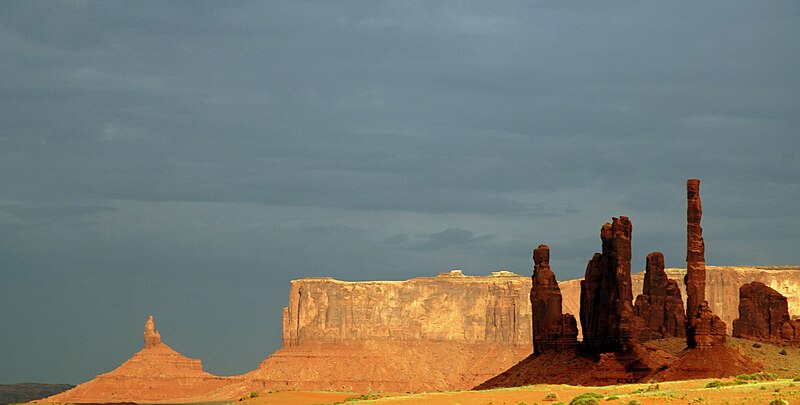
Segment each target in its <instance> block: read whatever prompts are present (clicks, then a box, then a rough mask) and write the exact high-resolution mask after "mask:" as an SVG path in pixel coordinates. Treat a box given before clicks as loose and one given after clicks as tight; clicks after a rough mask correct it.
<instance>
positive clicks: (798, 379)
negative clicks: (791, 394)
mask: <svg viewBox="0 0 800 405" xmlns="http://www.w3.org/2000/svg"><path fill="white" fill-rule="evenodd" d="M792 381H800V375H799V376H797V377H795V378H794V379H793V380H792Z"/></svg>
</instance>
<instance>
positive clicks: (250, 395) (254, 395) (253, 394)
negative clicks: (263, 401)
mask: <svg viewBox="0 0 800 405" xmlns="http://www.w3.org/2000/svg"><path fill="white" fill-rule="evenodd" d="M256 397H258V393H257V392H255V391H253V392H251V393H249V394H247V398H256Z"/></svg>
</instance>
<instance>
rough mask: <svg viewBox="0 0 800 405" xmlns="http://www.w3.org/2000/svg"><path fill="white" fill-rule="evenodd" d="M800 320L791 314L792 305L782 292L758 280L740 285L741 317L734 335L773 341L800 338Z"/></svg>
mask: <svg viewBox="0 0 800 405" xmlns="http://www.w3.org/2000/svg"><path fill="white" fill-rule="evenodd" d="M798 332H800V321H792V320H791V318H790V317H789V305H788V303H787V300H786V297H784V296H783V295H782V294H781V293H779V292H777V291H775V290H773V289H772V288H769V287H767V286H766V285H764V284H763V283H759V282H757V281H754V282H751V283H748V284H745V285H743V286H741V287H740V288H739V318H738V319H736V320H734V321H733V336H734V337H741V338H745V339H752V340H762V341H768V342H774V343H798V342H800V335H798Z"/></svg>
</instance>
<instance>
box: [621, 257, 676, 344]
mask: <svg viewBox="0 0 800 405" xmlns="http://www.w3.org/2000/svg"><path fill="white" fill-rule="evenodd" d="M642 287H643V291H642V294H640V295H638V296H637V297H636V304H635V305H634V314H635V315H636V316H637V317H639V318H641V319H642V320H644V328H641V329H640V330H638V331H637V334H636V337H637V339H638V340H639V341H647V340H652V339H661V338H665V337H685V336H686V315H685V314H684V309H683V299H682V298H681V290H680V288H679V287H678V283H677V282H676V281H675V280H670V279H669V278H668V277H667V273H666V272H664V255H663V254H662V253H661V252H652V253H650V254H649V255H647V270H646V271H645V274H644V282H643V286H642Z"/></svg>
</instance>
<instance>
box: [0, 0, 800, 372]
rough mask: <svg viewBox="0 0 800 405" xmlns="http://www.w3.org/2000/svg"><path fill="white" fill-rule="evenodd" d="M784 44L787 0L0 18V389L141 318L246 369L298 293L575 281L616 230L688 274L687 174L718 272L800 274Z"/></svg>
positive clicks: (275, 8) (799, 124) (229, 365)
mask: <svg viewBox="0 0 800 405" xmlns="http://www.w3.org/2000/svg"><path fill="white" fill-rule="evenodd" d="M798 38H800V6H799V5H798V4H795V3H794V2H758V3H752V2H744V1H742V2H735V1H725V2H703V3H699V4H698V3H696V2H678V3H674V2H672V3H665V4H658V3H648V4H645V3H643V2H635V1H629V2H628V1H619V2H616V1H615V2H604V3H602V4H596V3H594V2H562V1H540V2H509V3H503V4H491V5H488V4H481V3H459V4H453V3H433V4H432V3H429V2H404V3H399V4H388V3H384V2H372V1H368V2H348V3H335V2H314V3H312V2H286V3H277V2H276V3H264V2H226V3H218V2H205V1H201V2H194V1H193V2H166V3H165V2H158V3H155V2H153V3H149V2H116V1H102V2H95V1H81V0H75V1H64V2H37V1H6V2H2V3H0V184H1V185H2V187H0V297H2V298H0V300H2V302H0V304H3V305H4V307H9V305H13V306H14V307H15V308H21V309H19V310H18V311H17V312H14V313H0V323H2V324H8V323H15V322H21V319H23V318H22V317H23V316H26V315H28V316H30V317H31V318H33V319H38V320H39V321H38V323H36V324H35V325H34V326H32V327H31V329H30V330H29V331H28V332H25V333H22V334H12V333H9V332H7V331H2V332H0V343H2V344H3V345H11V346H15V347H16V346H19V347H21V348H22V349H21V350H20V351H19V352H18V353H15V354H14V357H13V358H12V359H9V360H8V361H4V362H3V363H4V364H2V365H0V380H1V381H6V380H7V381H8V382H19V381H23V380H38V381H52V382H58V381H67V382H80V381H82V380H85V379H87V378H90V377H91V376H93V375H95V374H98V373H100V372H104V371H107V370H109V369H111V368H113V367H114V366H115V365H116V364H118V362H119V361H121V359H124V356H123V355H124V353H128V352H132V351H133V350H135V349H136V347H138V344H139V342H138V341H136V340H135V339H133V337H135V336H138V333H139V332H138V329H139V328H140V324H141V322H143V319H144V318H145V315H146V314H145V313H146V312H149V311H155V312H156V316H157V317H164V318H166V321H167V322H171V323H173V324H174V325H176V326H175V329H173V330H172V331H170V332H171V334H169V335H168V334H166V333H165V336H170V339H175V340H174V341H172V340H168V341H169V342H170V343H172V344H173V345H174V346H176V347H178V348H179V349H180V348H183V347H187V350H190V352H189V354H190V355H192V356H193V357H200V358H202V359H204V360H205V362H206V365H207V368H209V369H210V370H211V371H214V372H218V373H229V374H231V373H236V372H242V371H245V368H246V367H248V366H253V367H254V364H256V363H257V361H258V360H259V357H264V356H266V354H268V352H269V351H270V350H271V349H272V348H274V347H275V346H277V345H278V342H279V339H278V335H277V332H275V331H276V330H278V329H279V328H280V322H279V314H280V306H281V305H284V302H285V298H286V295H285V294H286V290H287V289H288V282H289V280H290V279H292V278H299V277H304V276H333V277H339V278H345V279H370V278H372V279H381V278H386V279H404V278H408V277H413V276H423V275H433V274H436V273H438V272H441V271H447V270H449V269H452V268H457V267H460V268H463V269H464V270H465V271H466V272H467V273H468V274H476V273H488V272H489V271H494V270H497V269H500V268H508V269H510V270H513V271H516V272H519V273H529V272H530V268H531V262H530V250H531V249H532V248H533V247H535V246H536V245H538V244H539V243H548V244H549V245H550V246H551V248H552V252H553V268H554V270H555V271H556V273H557V274H558V277H559V278H560V279H563V278H572V277H578V276H580V275H581V274H582V272H583V269H584V267H585V263H586V260H588V259H589V258H590V257H591V254H592V252H594V251H596V250H597V249H599V239H598V232H599V229H600V226H601V225H602V223H603V222H605V221H608V220H610V218H611V216H612V215H629V216H630V217H631V219H632V220H633V222H634V254H635V257H636V258H638V259H634V263H635V265H636V266H638V267H641V266H640V265H642V264H643V262H644V255H645V254H646V253H647V252H649V251H651V250H657V249H660V250H663V251H664V253H665V255H666V259H667V264H668V265H672V266H680V265H681V264H682V260H683V255H684V253H683V252H682V249H683V244H684V241H683V239H682V238H683V234H682V233H683V227H684V224H683V221H684V216H685V212H684V210H685V206H684V204H685V201H684V198H685V197H684V193H685V191H684V189H683V187H684V181H685V179H686V178H690V177H699V178H701V179H702V181H703V188H702V193H703V198H704V204H705V207H706V210H705V211H706V216H705V217H704V227H705V229H706V240H707V243H708V247H709V251H708V261H709V263H713V264H787V263H798V262H800V256H798V255H797V249H796V246H797V245H798V243H800V234H798V232H797V231H796V230H797V229H800V205H799V204H797V201H798V199H800V136H798V135H799V134H798V132H799V131H800V114H798V106H800V71H798V69H796V68H794V67H796V66H797V65H798V64H800V53H798V48H797V45H796V43H797V42H798V41H797V40H798ZM636 260H639V261H636ZM637 263H638V264H637ZM75 297H80V298H79V299H76V298H75ZM202 297H209V298H208V302H204V301H203V299H202ZM231 297H235V298H231ZM263 297H267V298H263ZM19 303H24V305H20V304H19ZM192 303H194V304H195V305H196V306H198V308H200V309H202V310H203V311H204V312H203V313H202V314H199V313H197V312H196V310H195V309H193V307H192V305H191V304H192ZM212 304H213V305H212ZM214 305H216V306H214ZM248 306H249V307H248ZM243 307H247V308H251V309H247V310H243V309H242V308H243ZM52 308H57V310H53V309H52ZM93 308H102V310H97V311H98V312H96V313H95V315H94V317H93V318H92V319H88V318H86V319H78V320H76V321H75V324H74V325H71V324H70V323H69V322H66V321H64V319H69V318H70V317H71V316H76V314H81V313H85V312H87V311H88V312H91V311H92V310H93ZM255 308H257V309H255ZM232 313H235V314H237V315H236V316H231V314H232ZM201 317H203V319H202V320H200V319H199V318H201ZM140 318H141V319H140ZM261 320H263V322H261ZM192 321H198V322H199V323H201V324H203V325H215V324H219V325H222V326H221V327H220V328H219V330H208V331H197V330H194V329H192V328H193V326H192ZM47 322H53V323H55V324H57V325H59V326H61V330H63V331H64V332H63V333H64V339H65V340H68V341H69V342H70V343H69V344H68V346H69V347H67V348H65V347H63V346H61V345H63V344H64V343H52V342H51V341H46V340H44V337H40V336H41V335H42V334H43V333H44V331H45V330H46V329H47V328H46V326H45V325H47ZM104 325H105V326H107V327H104ZM167 325H168V324H167ZM167 325H164V323H160V326H159V327H160V328H168V327H169V326H167ZM82 328H83V329H82ZM86 328H89V329H91V330H92V332H93V333H96V334H97V336H98V338H97V339H103V341H107V342H120V343H118V345H115V346H109V347H108V348H107V349H104V350H103V351H102V352H98V353H96V354H91V353H90V352H91V350H90V346H89V345H88V343H87V344H83V343H81V337H80V336H81V334H82V330H85V329H86ZM126 328H132V329H133V330H135V331H136V333H134V335H131V336H133V337H130V336H128V335H126V333H123V331H125V330H127V329H126ZM194 328H196V325H195V326H194ZM112 329H113V331H112ZM226 330H235V331H238V332H240V333H226ZM116 331H118V332H116ZM162 331H163V330H162ZM231 335H235V337H234V336H231ZM173 336H174V337H173ZM243 336H244V337H243ZM237 339H239V340H237ZM28 342H35V343H28ZM226 345H230V347H232V349H225V350H222V349H218V348H219V347H224V346H226ZM42 347H48V349H42ZM215 347H216V348H217V349H215ZM237 348H238V349H237ZM192 350H194V351H192ZM37 351H40V352H41V353H43V354H41V353H40V352H37ZM64 352H71V353H78V354H81V355H84V356H85V358H86V360H85V361H78V362H75V361H76V359H74V358H70V359H67V358H66V357H65V356H66V355H64V354H63V353H64ZM37 353H40V354H37ZM115 353H116V354H115ZM119 353H122V354H119ZM44 354H47V355H49V356H53V358H59V359H62V360H63V361H64V362H67V361H71V362H73V363H74V364H76V366H75V369H74V370H59V371H55V370H53V371H47V370H46V368H47V367H44V366H42V365H41V364H42V363H37V361H45V358H44V357H43V356H44ZM78 354H76V355H75V356H76V357H80V356H79V355H78ZM26 359H34V360H32V361H28V360H26ZM26 362H27V363H26ZM248 362H249V363H248ZM98 365H101V366H102V367H104V368H102V369H96V368H92V367H99V366H98Z"/></svg>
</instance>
